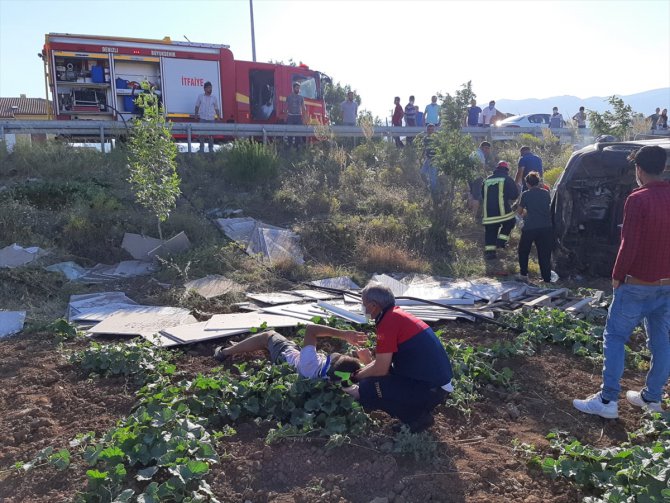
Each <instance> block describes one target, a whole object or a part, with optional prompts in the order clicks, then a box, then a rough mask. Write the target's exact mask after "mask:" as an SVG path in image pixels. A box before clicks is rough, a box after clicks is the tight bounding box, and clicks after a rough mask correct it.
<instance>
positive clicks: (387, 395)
mask: <svg viewBox="0 0 670 503" xmlns="http://www.w3.org/2000/svg"><path fill="white" fill-rule="evenodd" d="M362 300H363V307H364V309H365V312H366V313H367V314H369V315H370V316H372V317H374V318H375V323H376V325H377V348H376V358H375V360H373V361H372V362H371V363H369V364H368V365H366V366H365V367H364V368H363V369H361V370H360V371H359V372H358V373H357V374H356V380H357V381H358V382H359V390H358V391H359V395H360V396H359V397H358V399H359V400H360V402H361V405H363V407H364V408H365V409H367V410H373V409H381V410H383V411H385V412H387V413H389V414H390V415H391V416H394V417H397V418H398V419H400V420H401V421H402V422H403V423H406V424H408V425H409V427H410V429H411V430H412V431H420V430H422V429H425V428H426V427H428V426H430V425H431V424H432V416H431V411H432V410H433V409H434V408H435V406H436V405H438V404H439V403H441V402H442V401H444V399H445V398H446V396H447V393H448V392H450V391H452V389H453V388H452V387H451V378H452V370H451V363H450V362H449V357H448V356H447V352H446V351H445V349H444V346H442V343H441V342H440V340H439V339H438V338H437V336H436V335H435V333H434V332H433V329H432V328H430V327H429V326H428V325H426V323H424V322H423V321H421V320H420V319H418V318H416V317H415V316H413V315H412V314H410V313H407V312H405V311H403V310H402V309H400V308H399V307H397V306H396V305H395V297H394V296H393V293H392V292H391V290H390V289H389V288H387V287H385V286H383V285H380V284H377V283H370V284H368V285H367V286H366V287H365V288H364V289H363V291H362Z"/></svg>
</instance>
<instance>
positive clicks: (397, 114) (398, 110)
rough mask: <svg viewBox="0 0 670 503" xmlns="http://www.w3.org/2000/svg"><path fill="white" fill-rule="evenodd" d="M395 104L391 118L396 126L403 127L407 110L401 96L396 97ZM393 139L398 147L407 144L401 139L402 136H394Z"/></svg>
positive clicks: (392, 123)
mask: <svg viewBox="0 0 670 503" xmlns="http://www.w3.org/2000/svg"><path fill="white" fill-rule="evenodd" d="M393 105H394V106H395V108H394V109H393V117H392V118H391V125H392V126H394V127H402V118H403V117H404V116H405V112H403V109H402V105H401V104H400V96H396V97H395V99H394V100H393ZM393 141H395V146H396V147H401V148H402V147H404V146H405V144H404V143H403V142H402V140H401V139H400V136H394V137H393Z"/></svg>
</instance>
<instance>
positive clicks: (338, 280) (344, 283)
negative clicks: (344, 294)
mask: <svg viewBox="0 0 670 503" xmlns="http://www.w3.org/2000/svg"><path fill="white" fill-rule="evenodd" d="M310 284H312V285H314V286H320V287H322V288H333V289H335V290H360V289H361V287H360V286H358V285H357V284H356V283H354V282H353V281H352V280H351V278H350V277H348V276H337V277H334V278H324V279H317V280H315V281H311V282H310Z"/></svg>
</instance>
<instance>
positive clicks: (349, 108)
mask: <svg viewBox="0 0 670 503" xmlns="http://www.w3.org/2000/svg"><path fill="white" fill-rule="evenodd" d="M340 108H341V109H342V125H344V126H355V125H356V117H358V103H356V102H355V101H354V93H353V92H352V91H349V92H348V93H347V99H346V100H344V101H343V102H342V104H341V105H340Z"/></svg>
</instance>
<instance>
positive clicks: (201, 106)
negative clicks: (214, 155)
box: [195, 82, 221, 153]
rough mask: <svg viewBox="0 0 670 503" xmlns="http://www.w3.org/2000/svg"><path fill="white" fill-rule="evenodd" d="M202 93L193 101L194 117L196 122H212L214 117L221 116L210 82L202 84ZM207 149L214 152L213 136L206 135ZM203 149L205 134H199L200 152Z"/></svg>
mask: <svg viewBox="0 0 670 503" xmlns="http://www.w3.org/2000/svg"><path fill="white" fill-rule="evenodd" d="M203 89H204V91H205V92H204V94H201V95H199V96H198V100H197V101H196V102H195V119H196V120H197V121H198V122H205V123H213V122H214V120H215V119H216V117H217V116H218V117H221V111H220V110H219V102H218V101H217V99H216V96H213V95H212V83H211V82H205V85H204V86H203ZM207 140H208V144H209V145H208V146H209V151H210V152H214V138H213V137H212V136H207ZM204 151H205V136H203V135H201V136H200V152H201V153H202V152H204Z"/></svg>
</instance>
